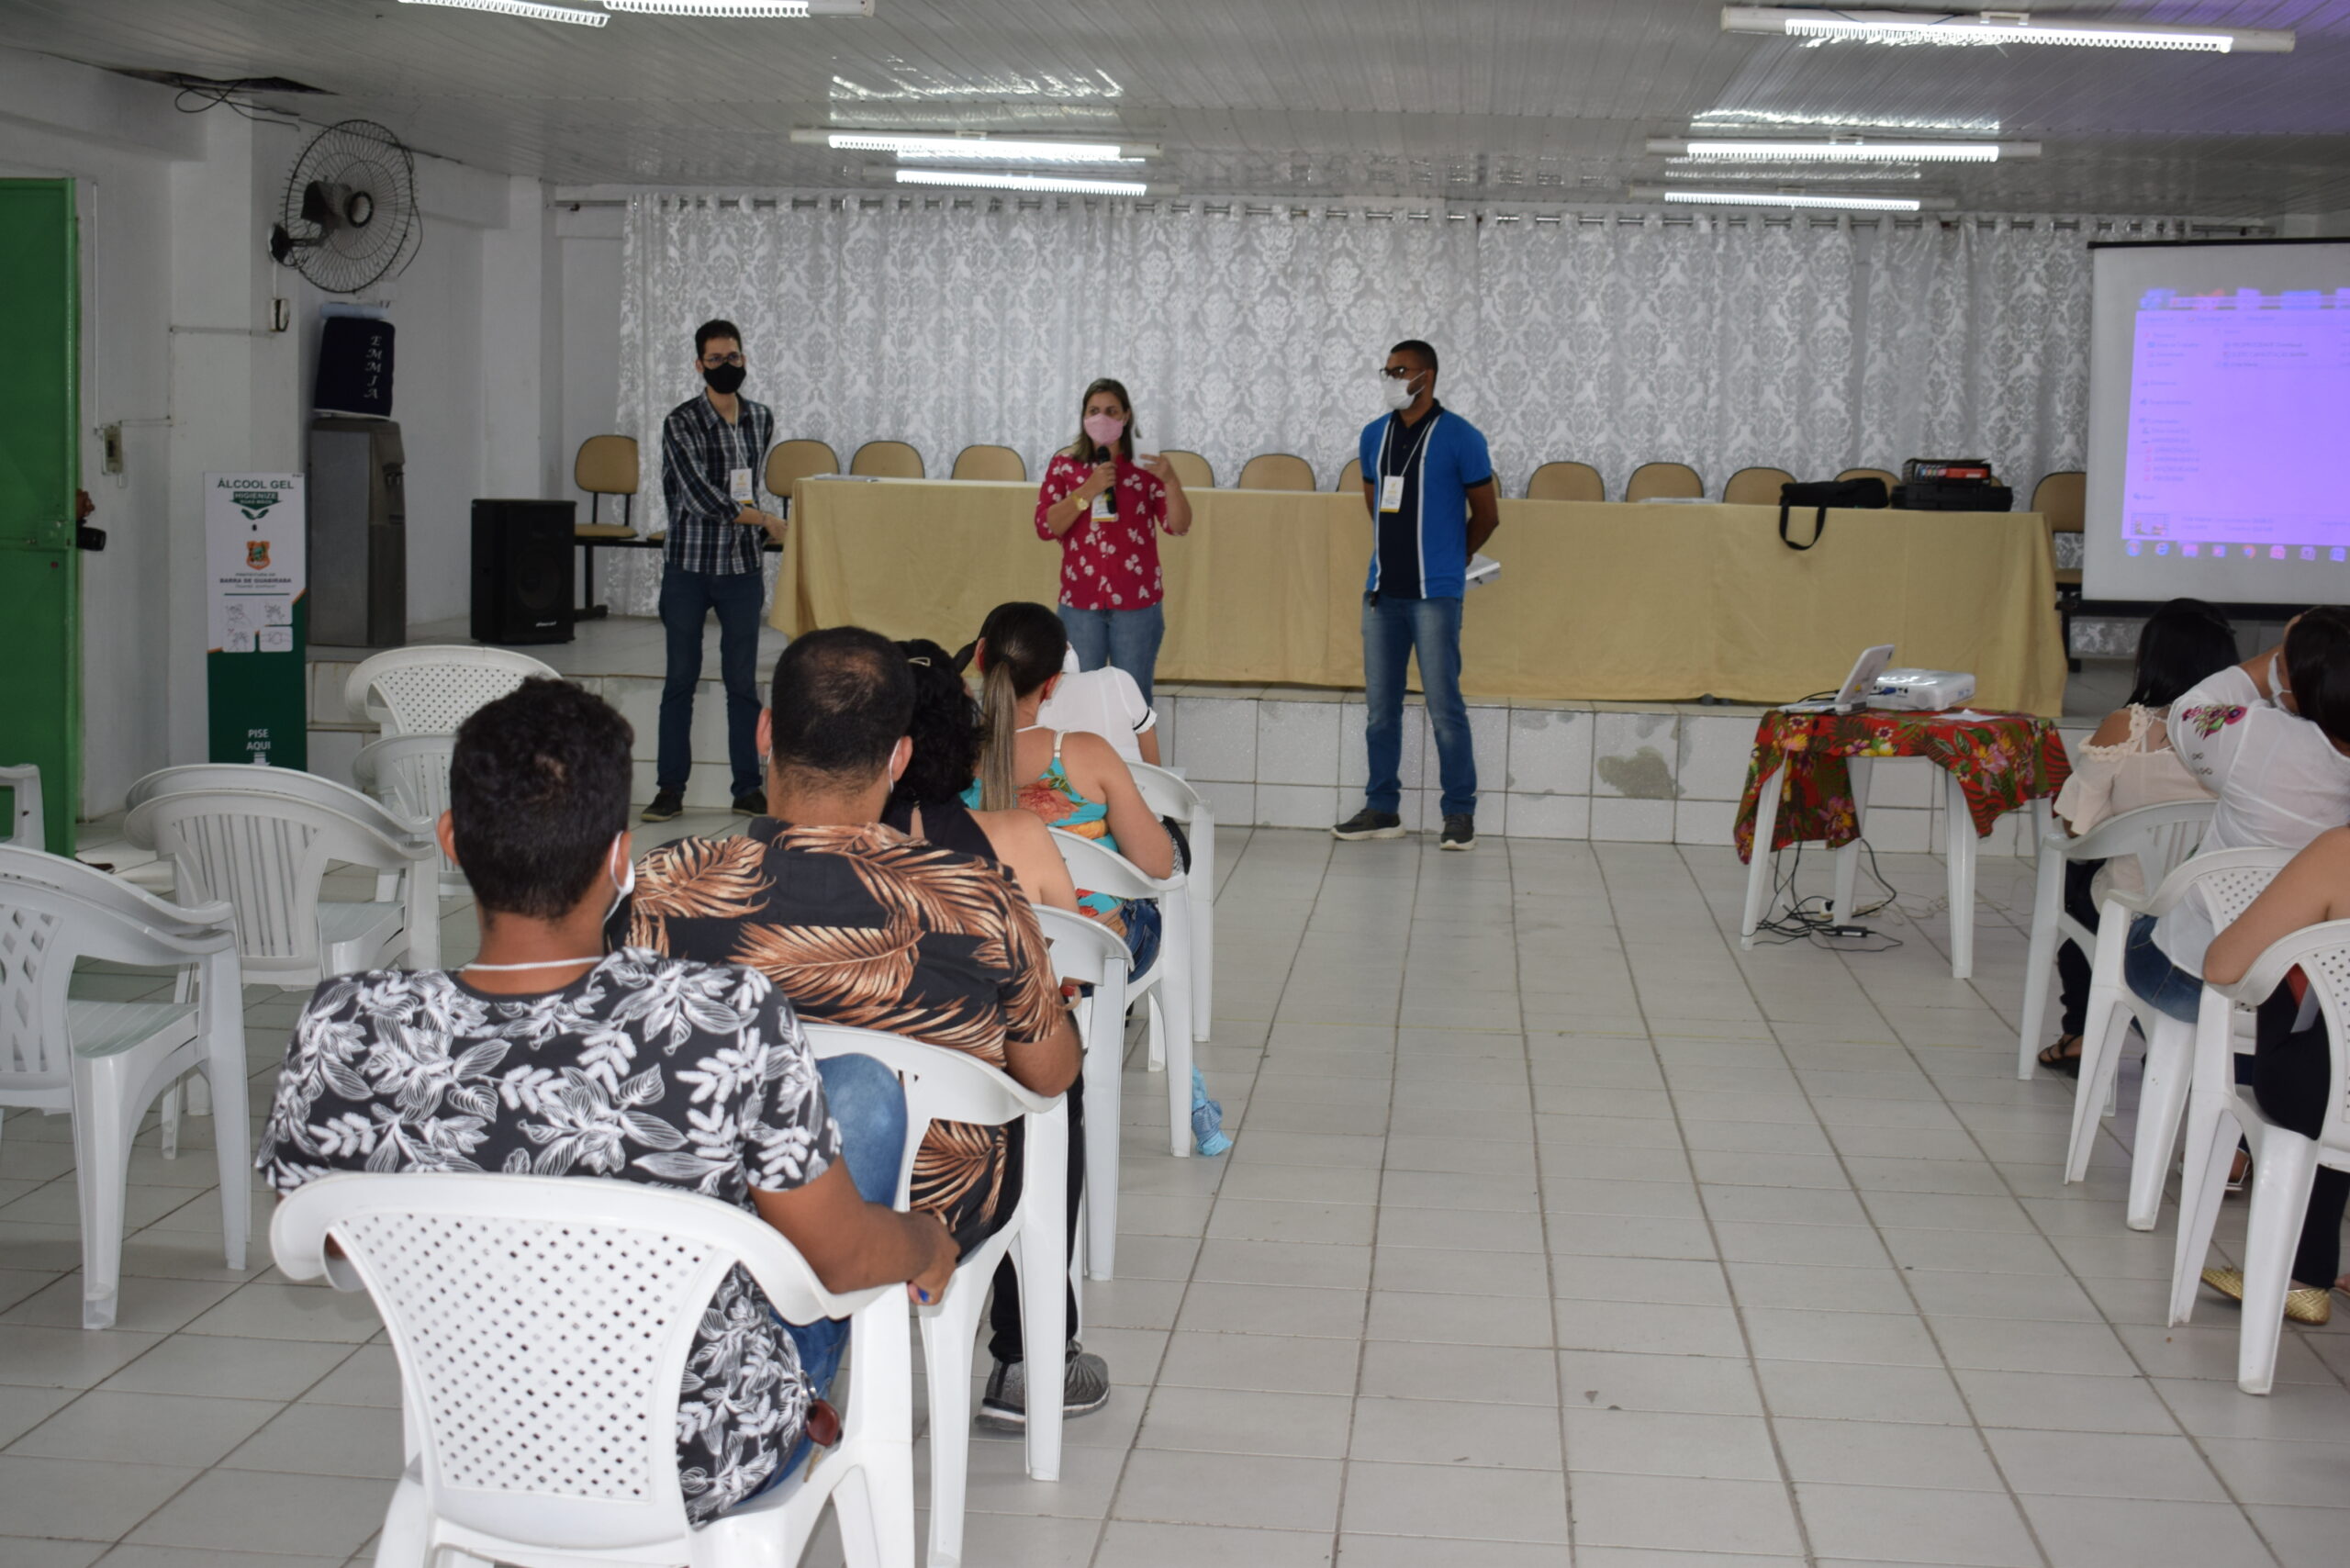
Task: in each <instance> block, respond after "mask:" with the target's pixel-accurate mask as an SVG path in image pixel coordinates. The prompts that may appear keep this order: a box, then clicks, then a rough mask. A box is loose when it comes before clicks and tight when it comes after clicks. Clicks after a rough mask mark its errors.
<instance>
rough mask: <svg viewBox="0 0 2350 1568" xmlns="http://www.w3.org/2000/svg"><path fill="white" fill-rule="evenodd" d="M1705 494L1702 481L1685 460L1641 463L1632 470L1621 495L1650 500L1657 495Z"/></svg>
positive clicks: (1695, 497)
mask: <svg viewBox="0 0 2350 1568" xmlns="http://www.w3.org/2000/svg"><path fill="white" fill-rule="evenodd" d="M1705 495H1706V481H1705V480H1703V479H1701V478H1699V477H1698V476H1697V471H1696V470H1695V468H1692V467H1690V466H1689V465H1687V464H1686V463H1643V464H1641V465H1639V467H1638V468H1635V469H1633V470H1632V477H1631V480H1630V482H1629V483H1628V484H1626V485H1625V487H1624V498H1625V499H1626V500H1628V501H1647V500H1654V499H1656V498H1660V497H1662V498H1666V499H1680V498H1684V497H1685V498H1688V499H1690V500H1702V499H1704V498H1705Z"/></svg>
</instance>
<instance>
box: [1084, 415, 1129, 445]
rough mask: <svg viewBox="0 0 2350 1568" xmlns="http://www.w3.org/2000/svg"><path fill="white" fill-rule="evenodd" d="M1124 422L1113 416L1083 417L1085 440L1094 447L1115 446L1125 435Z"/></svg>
mask: <svg viewBox="0 0 2350 1568" xmlns="http://www.w3.org/2000/svg"><path fill="white" fill-rule="evenodd" d="M1125 430H1126V421H1125V420H1122V419H1120V418H1119V417H1118V416H1117V415H1115V414H1088V415H1086V416H1085V438H1086V439H1087V440H1088V441H1091V442H1092V443H1093V444H1094V445H1096V446H1115V445H1117V443H1118V438H1119V437H1120V436H1121V435H1124V434H1125Z"/></svg>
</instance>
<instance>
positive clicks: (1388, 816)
mask: <svg viewBox="0 0 2350 1568" xmlns="http://www.w3.org/2000/svg"><path fill="white" fill-rule="evenodd" d="M1330 836H1331V837H1333V838H1343V839H1347V840H1348V841H1349V842H1351V841H1352V840H1354V839H1358V838H1401V837H1403V836H1404V819H1403V818H1402V817H1399V816H1397V815H1396V814H1395V813H1394V812H1374V811H1372V810H1371V808H1370V807H1369V806H1365V807H1364V808H1363V809H1362V810H1360V811H1359V812H1356V813H1355V814H1354V815H1352V816H1350V817H1348V819H1347V820H1346V821H1344V822H1342V823H1339V824H1338V825H1337V826H1336V827H1334V828H1332V829H1331V830H1330Z"/></svg>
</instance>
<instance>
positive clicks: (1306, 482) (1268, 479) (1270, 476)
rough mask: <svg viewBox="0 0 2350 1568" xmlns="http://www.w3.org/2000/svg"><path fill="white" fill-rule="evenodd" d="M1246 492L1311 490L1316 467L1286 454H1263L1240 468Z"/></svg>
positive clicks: (1243, 487)
mask: <svg viewBox="0 0 2350 1568" xmlns="http://www.w3.org/2000/svg"><path fill="white" fill-rule="evenodd" d="M1239 487H1240V488H1241V489H1244V490H1311V489H1313V488H1314V487H1315V485H1314V465H1312V464H1310V463H1308V462H1306V460H1305V459H1304V458H1303V457H1296V456H1292V454H1289V453H1286V452H1262V453H1259V454H1257V455H1256V456H1254V457H1252V458H1250V459H1249V460H1248V462H1247V463H1244V464H1242V465H1241V467H1240V485H1239Z"/></svg>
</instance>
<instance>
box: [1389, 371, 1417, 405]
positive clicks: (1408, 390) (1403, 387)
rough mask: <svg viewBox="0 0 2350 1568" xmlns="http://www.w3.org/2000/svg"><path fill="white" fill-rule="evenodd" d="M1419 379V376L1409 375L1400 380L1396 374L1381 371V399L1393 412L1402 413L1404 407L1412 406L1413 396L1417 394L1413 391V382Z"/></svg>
mask: <svg viewBox="0 0 2350 1568" xmlns="http://www.w3.org/2000/svg"><path fill="white" fill-rule="evenodd" d="M1417 379H1418V377H1417V376H1410V375H1407V376H1405V377H1404V378H1403V379H1402V380H1400V381H1399V380H1397V379H1396V378H1395V377H1394V376H1392V375H1388V374H1386V373H1385V372H1384V371H1382V372H1381V373H1380V376H1379V396H1380V398H1381V400H1382V401H1383V402H1384V403H1385V404H1386V405H1387V407H1388V409H1390V410H1392V411H1393V412H1395V413H1399V414H1400V413H1402V412H1403V411H1404V409H1408V408H1410V407H1411V406H1412V398H1413V397H1414V396H1415V394H1414V392H1413V391H1412V383H1413V382H1414V381H1416V380H1417Z"/></svg>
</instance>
